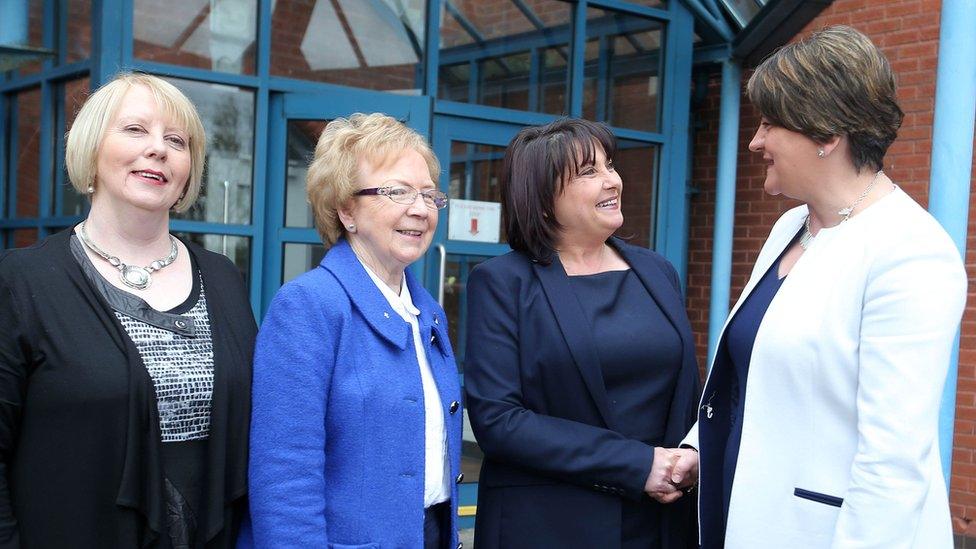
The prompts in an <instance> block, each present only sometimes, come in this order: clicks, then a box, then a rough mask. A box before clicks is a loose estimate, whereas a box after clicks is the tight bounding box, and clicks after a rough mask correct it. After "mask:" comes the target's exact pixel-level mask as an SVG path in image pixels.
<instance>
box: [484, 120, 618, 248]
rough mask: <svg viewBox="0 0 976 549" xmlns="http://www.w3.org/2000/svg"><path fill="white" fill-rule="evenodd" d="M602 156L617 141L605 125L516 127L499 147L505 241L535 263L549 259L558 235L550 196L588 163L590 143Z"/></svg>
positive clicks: (571, 123) (592, 153)
mask: <svg viewBox="0 0 976 549" xmlns="http://www.w3.org/2000/svg"><path fill="white" fill-rule="evenodd" d="M597 145H599V146H600V147H602V148H603V152H604V154H605V155H606V156H607V158H612V157H613V155H614V153H615V152H616V150H617V142H616V139H614V137H613V134H612V133H610V129H609V128H607V126H606V125H605V124H602V123H599V122H590V121H589V120H583V119H580V118H562V119H559V120H556V121H555V122H551V123H549V124H546V125H544V126H531V127H528V128H525V129H523V130H522V131H520V132H519V133H518V134H517V135H516V136H515V138H514V139H512V142H511V143H509V144H508V149H506V150H505V160H504V163H503V164H502V175H501V194H502V223H504V225H505V230H506V232H507V233H508V245H509V246H511V247H512V249H513V250H517V251H520V252H523V253H525V254H527V255H528V256H529V257H531V258H532V259H533V260H535V261H539V262H542V263H545V264H549V263H551V262H552V259H553V256H554V255H555V253H556V242H557V240H558V233H559V232H560V231H561V230H562V226H561V225H560V224H559V222H558V221H557V220H556V214H555V203H556V196H557V195H558V194H559V193H561V192H562V189H563V186H564V185H565V184H566V182H567V181H569V180H571V179H573V178H574V177H576V175H577V174H578V173H579V170H580V168H582V167H584V166H588V165H590V164H593V163H594V162H595V159H596V146H597Z"/></svg>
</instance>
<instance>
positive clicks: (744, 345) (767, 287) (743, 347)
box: [721, 256, 785, 538]
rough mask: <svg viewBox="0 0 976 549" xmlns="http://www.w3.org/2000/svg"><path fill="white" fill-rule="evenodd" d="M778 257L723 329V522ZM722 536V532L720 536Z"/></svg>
mask: <svg viewBox="0 0 976 549" xmlns="http://www.w3.org/2000/svg"><path fill="white" fill-rule="evenodd" d="M781 259H782V256H781V257H780V259H777V260H776V261H774V262H773V264H772V265H771V266H770V267H769V270H767V271H766V274H764V275H763V277H762V278H761V279H759V282H758V283H756V287H755V288H753V290H752V292H751V293H750V294H749V297H747V298H746V300H745V302H744V303H743V304H742V306H741V307H739V310H738V311H736V313H735V316H733V317H732V319H731V320H730V321H729V325H728V327H727V329H726V332H725V345H726V352H727V353H728V355H727V356H728V357H729V360H730V362H731V363H732V370H733V374H732V375H731V376H730V378H729V381H730V383H729V387H727V388H726V389H725V390H726V391H727V392H728V394H729V399H730V401H729V412H730V413H729V437H728V441H727V442H726V445H725V455H724V459H723V462H722V463H723V466H722V482H721V486H722V498H723V500H722V514H723V517H724V520H723V523H724V524H728V516H729V500H730V498H731V495H732V481H733V479H734V477H735V464H736V460H737V459H738V457H739V443H740V442H741V440H742V415H743V409H744V406H745V400H746V381H747V379H748V376H749V363H750V361H751V359H752V348H753V345H754V344H755V342H756V333H757V332H758V331H759V325H760V323H762V320H763V317H764V316H765V315H766V310H767V309H768V308H769V305H770V303H772V301H773V298H774V297H776V292H778V291H779V288H780V286H782V284H783V280H785V277H784V278H782V279H781V278H779V264H780V260H781ZM722 538H724V535H723V536H722Z"/></svg>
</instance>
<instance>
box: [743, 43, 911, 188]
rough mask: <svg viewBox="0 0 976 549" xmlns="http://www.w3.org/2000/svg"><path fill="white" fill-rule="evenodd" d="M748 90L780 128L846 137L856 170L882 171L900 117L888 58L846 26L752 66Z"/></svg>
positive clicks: (823, 136) (816, 138)
mask: <svg viewBox="0 0 976 549" xmlns="http://www.w3.org/2000/svg"><path fill="white" fill-rule="evenodd" d="M746 90H747V92H748V94H749V101H751V102H752V104H753V105H755V106H756V107H758V108H759V112H761V113H762V115H763V116H765V117H766V118H767V119H768V120H769V121H770V122H772V123H774V124H776V125H778V126H782V127H784V128H786V129H788V130H792V131H795V132H798V133H802V134H803V135H805V136H807V137H809V138H810V139H812V140H814V141H816V142H818V143H824V142H826V141H828V140H830V138H831V137H834V136H835V135H846V136H847V140H848V142H849V143H850V153H851V158H852V159H853V161H854V167H855V168H856V169H857V171H861V169H862V168H865V167H870V168H871V169H873V170H880V169H881V167H882V163H883V161H884V155H885V153H886V152H887V151H888V147H890V146H891V143H892V142H893V141H894V140H895V137H897V136H898V128H899V127H900V126H901V121H902V118H903V117H904V114H903V113H902V110H901V108H900V107H898V101H897V98H896V95H895V76H894V73H892V71H891V65H890V64H889V63H888V59H887V58H885V56H884V54H883V53H881V51H880V50H879V49H878V48H877V46H875V45H874V44H873V43H872V42H871V40H870V39H869V38H868V37H867V36H865V35H864V34H862V33H860V32H858V31H857V30H855V29H853V28H851V27H846V26H843V25H837V26H833V27H827V28H825V29H823V30H821V31H818V32H815V33H813V34H812V35H810V36H809V37H807V38H805V39H803V40H800V41H799V42H796V43H794V44H789V45H787V46H784V47H783V48H781V49H780V50H779V51H777V52H776V53H774V54H773V55H772V56H771V57H769V58H768V59H766V60H765V61H763V62H762V63H761V64H760V65H759V66H758V67H757V68H756V71H755V72H753V73H752V76H751V77H750V78H749V84H748V85H747V86H746Z"/></svg>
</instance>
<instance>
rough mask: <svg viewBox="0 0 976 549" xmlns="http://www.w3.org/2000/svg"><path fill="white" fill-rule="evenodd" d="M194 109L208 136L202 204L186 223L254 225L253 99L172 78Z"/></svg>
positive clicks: (250, 94) (237, 91)
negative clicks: (252, 207) (252, 182)
mask: <svg viewBox="0 0 976 549" xmlns="http://www.w3.org/2000/svg"><path fill="white" fill-rule="evenodd" d="M167 80H169V81H170V82H172V83H173V85H175V86H176V87H178V88H180V90H181V91H183V93H185V94H186V96H187V97H189V98H190V101H192V102H193V104H194V105H196V108H197V112H199V113H200V118H201V119H202V120H203V127H204V128H206V130H207V161H206V168H205V171H204V174H203V187H202V189H201V192H200V198H198V199H197V202H196V204H194V205H193V207H191V208H190V209H189V210H188V211H186V212H185V213H183V214H179V216H178V217H182V218H183V219H193V220H196V221H210V222H214V223H233V224H247V223H250V222H251V179H252V171H253V168H254V93H253V92H251V91H248V90H244V89H241V88H236V87H233V86H225V85H222V84H208V83H205V82H196V81H192V80H180V79H176V78H168V79H167Z"/></svg>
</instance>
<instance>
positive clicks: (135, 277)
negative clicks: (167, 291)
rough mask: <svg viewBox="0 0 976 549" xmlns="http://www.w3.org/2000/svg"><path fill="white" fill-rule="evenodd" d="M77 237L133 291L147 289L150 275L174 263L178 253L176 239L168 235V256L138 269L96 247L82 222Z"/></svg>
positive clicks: (150, 282) (150, 279)
mask: <svg viewBox="0 0 976 549" xmlns="http://www.w3.org/2000/svg"><path fill="white" fill-rule="evenodd" d="M78 236H80V237H81V243H82V244H84V245H85V247H87V248H88V249H89V250H91V251H93V252H95V254H97V255H98V257H101V258H102V259H104V260H105V261H108V264H109V265H111V266H113V267H115V268H116V269H118V270H119V278H120V279H121V280H122V284H125V285H126V286H128V287H130V288H132V289H135V290H145V289H147V288H149V286H150V285H151V284H152V273H154V272H156V271H158V270H160V269H162V268H163V267H167V266H169V265H171V264H172V263H173V262H174V261H176V255H177V254H178V253H179V251H180V249H179V248H178V247H177V246H176V238H174V237H173V235H169V245H170V248H169V255H167V256H166V257H162V258H159V259H157V260H156V261H153V262H152V263H150V264H149V265H146V266H145V267H140V266H138V265H126V264H125V263H122V260H121V259H119V258H118V257H116V256H114V255H111V254H109V253H107V252H105V251H104V250H102V249H101V248H99V247H98V246H96V245H95V243H94V242H92V241H91V239H90V238H88V233H86V232H85V223H84V222H82V224H81V226H80V227H79V230H78Z"/></svg>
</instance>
